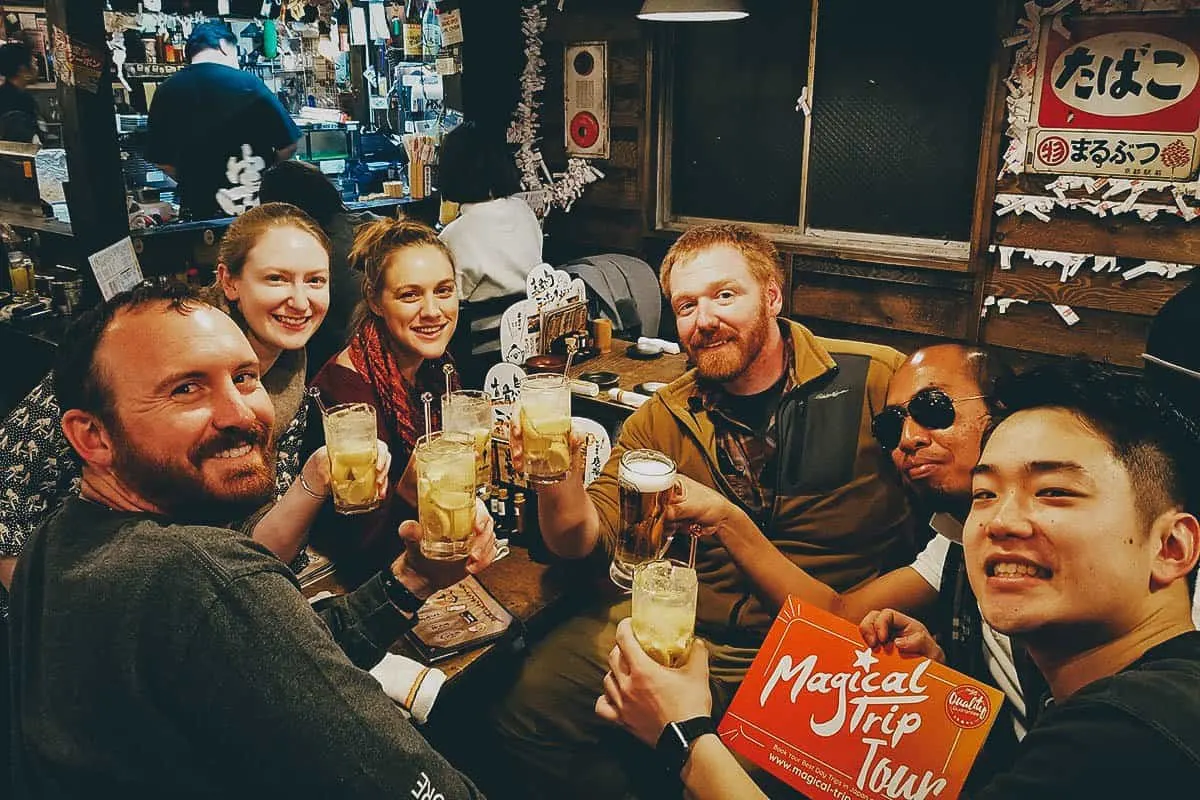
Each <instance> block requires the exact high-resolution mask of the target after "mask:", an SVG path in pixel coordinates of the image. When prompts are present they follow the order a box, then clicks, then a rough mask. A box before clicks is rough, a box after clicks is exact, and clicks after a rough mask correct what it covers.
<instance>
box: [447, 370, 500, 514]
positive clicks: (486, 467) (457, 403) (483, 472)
mask: <svg viewBox="0 0 1200 800" xmlns="http://www.w3.org/2000/svg"><path fill="white" fill-rule="evenodd" d="M492 425H493V417H492V398H491V397H490V396H488V395H487V394H485V393H484V392H481V391H478V390H475V389H464V390H461V391H457V392H451V393H449V394H445V395H442V430H443V431H450V432H454V433H463V434H466V435H467V436H470V437H471V438H472V440H473V442H474V445H475V487H476V489H477V490H478V493H479V496H480V497H487V496H488V493H489V488H490V487H491V485H492Z"/></svg>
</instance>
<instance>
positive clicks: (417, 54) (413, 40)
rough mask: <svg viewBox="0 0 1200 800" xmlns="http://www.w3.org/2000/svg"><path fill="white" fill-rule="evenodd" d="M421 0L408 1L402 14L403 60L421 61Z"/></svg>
mask: <svg viewBox="0 0 1200 800" xmlns="http://www.w3.org/2000/svg"><path fill="white" fill-rule="evenodd" d="M421 26H422V22H421V0H408V7H407V10H406V11H405V14H404V60H405V61H417V62H419V61H420V60H421V57H422V55H421V36H422V32H421Z"/></svg>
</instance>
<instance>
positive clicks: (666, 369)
mask: <svg viewBox="0 0 1200 800" xmlns="http://www.w3.org/2000/svg"><path fill="white" fill-rule="evenodd" d="M632 344H633V342H627V341H624V340H622V339H613V343H612V350H610V351H609V352H607V353H603V354H601V355H598V356H596V357H595V358H590V359H588V360H587V361H584V362H583V363H582V364H578V365H575V364H572V365H571V369H570V372H569V374H570V376H571V377H572V378H578V377H579V376H580V375H582V374H583V373H585V372H615V373H616V374H617V375H619V376H620V377H621V381H620V383H619V384H618V386H619V387H620V388H621V389H623V390H625V391H627V392H632V391H634V388H633V387H635V386H637V385H638V384H639V383H646V382H649V381H661V382H662V383H670V382H671V381H673V380H675V379H676V378H678V377H679V376H680V375H682V374H683V373H684V372H686V371H687V356H686V355H684V354H683V353H680V354H678V355H672V354H670V353H663V354H662V355H660V356H658V357H657V358H650V359H640V358H632V357H630V356H627V355H625V350H626V349H627V348H628V347H629V346H630V345H632ZM576 401H578V402H582V403H583V404H584V405H583V406H581V408H584V407H586V406H587V404H595V406H598V407H600V408H601V409H603V410H605V411H607V412H608V413H609V414H616V415H618V416H620V417H621V418H624V417H627V416H629V415H630V414H632V413H633V411H634V409H633V408H631V407H630V406H627V405H625V404H624V403H618V402H616V401H615V400H610V399H609V397H608V393H607V391H606V390H601V392H600V396H599V397H594V398H593V397H584V396H583V395H578V394H577V395H574V396H573V397H572V402H576Z"/></svg>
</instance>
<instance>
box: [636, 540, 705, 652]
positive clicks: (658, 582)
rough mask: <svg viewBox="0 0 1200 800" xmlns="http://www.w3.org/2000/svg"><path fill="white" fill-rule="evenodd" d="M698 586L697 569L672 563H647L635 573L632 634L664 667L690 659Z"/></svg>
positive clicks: (640, 565)
mask: <svg viewBox="0 0 1200 800" xmlns="http://www.w3.org/2000/svg"><path fill="white" fill-rule="evenodd" d="M696 585H697V582H696V570H694V569H691V568H690V567H685V566H683V565H681V564H676V563H675V562H673V561H665V560H657V561H647V562H646V563H644V564H639V565H638V567H637V568H636V569H635V570H634V572H633V635H634V636H635V637H636V638H637V640H638V644H640V645H641V646H642V649H643V650H645V651H646V654H647V655H648V656H650V657H651V658H653V659H654V660H655V661H657V662H658V663H660V664H662V665H663V666H666V667H678V666H681V665H682V664H683V663H684V662H685V661H686V660H687V654H688V651H689V650H690V649H691V647H692V639H693V638H694V636H695V630H696Z"/></svg>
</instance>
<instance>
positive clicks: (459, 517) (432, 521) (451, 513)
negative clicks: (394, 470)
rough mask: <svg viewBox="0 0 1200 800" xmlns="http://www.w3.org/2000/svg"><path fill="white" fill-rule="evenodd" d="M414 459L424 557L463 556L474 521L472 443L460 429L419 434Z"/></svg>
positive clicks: (450, 558)
mask: <svg viewBox="0 0 1200 800" xmlns="http://www.w3.org/2000/svg"><path fill="white" fill-rule="evenodd" d="M414 455H415V458H416V460H417V516H418V517H419V519H420V522H421V528H422V530H423V533H422V536H421V552H422V553H423V554H424V555H425V557H426V558H434V559H441V560H444V561H453V560H456V559H460V558H466V557H467V552H468V545H469V540H470V538H471V528H472V526H473V524H474V521H475V474H476V473H475V445H474V442H473V441H472V439H471V438H470V437H469V436H467V435H465V434H461V433H450V432H445V433H444V432H441V431H438V432H436V433H433V434H430V435H429V436H422V437H421V438H420V439H418V440H417V447H416V450H415V451H414Z"/></svg>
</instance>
